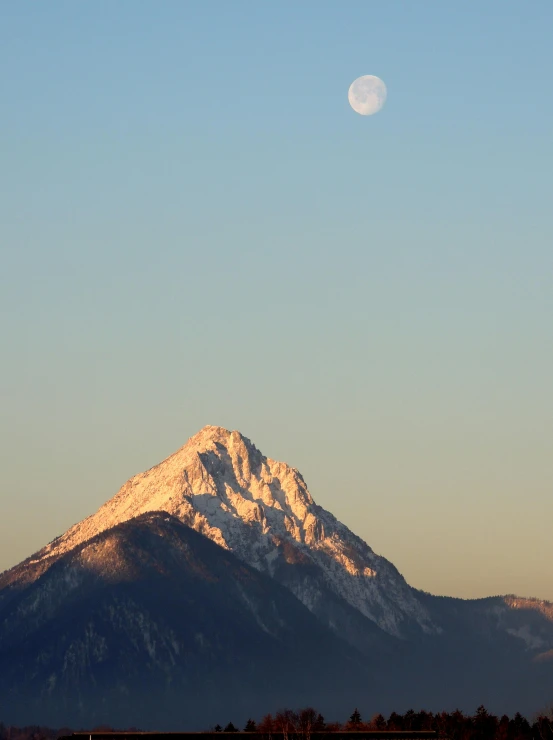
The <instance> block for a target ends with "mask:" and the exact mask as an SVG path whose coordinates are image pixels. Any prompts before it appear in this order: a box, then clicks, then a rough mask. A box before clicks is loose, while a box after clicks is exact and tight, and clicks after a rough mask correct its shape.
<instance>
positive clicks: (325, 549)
mask: <svg viewBox="0 0 553 740" xmlns="http://www.w3.org/2000/svg"><path fill="white" fill-rule="evenodd" d="M148 511H166V512H168V513H169V514H171V515H173V516H175V517H177V518H178V519H180V520H181V521H183V522H185V523H186V524H188V525H189V526H191V527H192V528H193V529H195V530H196V531H198V532H200V533H201V534H203V535H205V536H206V537H209V538H210V539H212V540H213V541H214V542H216V543H217V544H218V545H221V547H224V548H226V549H229V550H231V551H232V552H234V553H235V555H237V556H238V557H239V558H240V559H241V560H243V561H244V562H246V563H249V564H251V565H253V567H255V568H257V569H258V570H260V571H261V572H265V573H268V574H269V575H271V576H272V577H273V578H275V580H278V581H280V582H281V583H283V584H284V585H286V586H287V587H288V588H289V589H290V590H291V591H292V592H293V593H294V594H295V595H296V596H297V597H298V598H299V599H300V600H301V601H302V602H303V603H304V604H305V605H306V606H307V607H308V608H309V609H310V610H311V611H313V612H314V613H315V614H317V615H318V616H319V618H320V619H322V620H323V621H325V622H326V623H327V624H328V625H332V626H334V628H335V629H336V631H338V632H344V631H345V633H346V634H347V635H351V633H352V631H353V633H354V634H355V633H357V632H359V633H363V632H366V633H367V634H368V635H371V634H373V633H374V630H372V629H371V625H368V624H367V620H368V621H370V622H371V623H372V624H374V625H376V626H378V627H380V628H381V629H382V630H384V631H385V632H387V633H389V634H390V635H394V636H397V637H406V636H407V635H409V634H412V633H417V632H421V633H429V634H430V633H434V632H437V631H439V629H438V627H437V626H436V625H435V624H434V623H433V622H432V619H431V617H430V613H429V611H428V609H427V608H426V607H425V606H424V605H423V603H422V602H421V600H420V599H419V598H418V597H417V595H416V593H415V592H414V591H413V590H412V589H411V588H410V587H409V586H408V585H407V583H406V582H405V579H404V578H403V576H401V575H400V573H399V572H398V571H397V569H396V568H395V567H394V566H393V565H392V564H391V563H390V562H388V561H387V560H386V559H385V558H383V557H381V556H379V555H376V554H375V553H374V552H373V551H372V550H371V548H370V547H369V546H368V545H367V544H366V543H365V542H363V540H362V539H360V538H359V537H357V536H356V535H354V534H353V532H351V531H350V530H349V529H348V528H347V527H346V526H344V525H343V524H341V523H340V522H338V521H337V520H336V518H335V517H334V516H333V515H332V514H331V513H330V512H328V511H325V510H324V509H323V508H322V507H320V506H318V505H317V504H315V502H314V501H313V498H312V497H311V494H310V493H309V490H308V489H307V486H306V484H305V481H304V480H303V478H302V476H301V474H300V473H299V471H298V470H296V469H295V468H291V467H289V466H288V465H286V464H285V463H281V462H276V461H275V460H271V459H270V458H267V457H264V456H263V455H262V454H261V453H260V452H259V450H257V448H256V447H255V446H254V445H253V444H252V443H251V442H250V440H248V439H247V438H246V437H243V436H242V435H241V434H240V433H239V432H236V431H234V432H229V431H227V430H226V429H222V428H221V427H213V426H208V427H205V428H204V429H202V430H201V431H200V432H199V433H198V434H196V435H195V436H194V437H192V438H191V439H190V440H189V441H188V442H187V444H186V445H184V447H182V448H181V449H179V450H178V451H177V452H175V453H174V454H173V455H171V456H170V457H168V458H167V459H166V460H164V461H163V462H162V463H160V464H159V465H157V466H156V467H154V468H152V469H151V470H148V471H147V472H145V473H141V474H140V475H136V476H134V477H133V478H131V479H130V480H129V481H128V482H127V483H125V485H124V486H123V487H122V488H121V490H120V491H119V492H118V493H117V494H116V495H115V496H114V497H113V498H112V499H111V500H109V501H108V502H107V503H106V504H104V505H103V506H102V507H101V508H100V509H99V510H98V511H97V512H96V514H93V515H92V516H90V517H88V518H87V519H85V520H84V521H82V522H80V523H79V524H76V525H75V526H73V527H71V529H69V530H68V531H67V532H66V533H65V534H64V535H62V536H61V537H59V538H57V539H56V540H54V541H53V542H52V543H50V544H49V545H47V546H46V547H45V548H44V549H43V550H41V551H40V552H39V553H38V554H36V555H35V556H33V558H32V559H31V560H30V563H31V564H33V565H34V564H35V561H37V562H38V563H39V564H40V567H41V568H42V567H48V566H49V564H50V563H51V562H53V561H54V560H55V559H56V558H57V557H58V556H59V555H60V554H63V553H65V552H68V551H69V550H71V549H72V548H73V547H75V546H76V545H78V544H80V543H81V542H84V541H86V540H87V539H89V538H90V537H93V536H94V535H96V534H98V533H99V532H102V531H104V530H106V529H109V528H110V527H113V526H115V525H116V524H120V523H121V522H124V521H127V520H128V519H131V518H133V517H135V516H137V515H139V514H143V513H145V512H148ZM28 564H29V561H27V562H26V563H24V564H23V567H22V568H21V569H19V570H17V569H16V570H14V571H13V573H12V575H11V576H10V578H20V577H21V578H26V577H28V574H27V575H26V574H25V570H26V568H27V565H28ZM1 583H2V581H0V585H1ZM362 617H364V618H365V619H362ZM356 622H359V623H360V626H358V627H357V629H356V628H355V623H356ZM352 640H353V641H354V642H355V643H356V644H357V643H358V642H363V637H362V634H360V635H359V637H358V638H356V637H355V636H352ZM365 641H367V643H368V645H369V646H370V643H371V641H370V639H367V638H365Z"/></svg>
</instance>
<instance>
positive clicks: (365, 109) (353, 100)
mask: <svg viewBox="0 0 553 740" xmlns="http://www.w3.org/2000/svg"><path fill="white" fill-rule="evenodd" d="M386 95H387V90H386V85H385V84H384V83H383V82H382V80H381V79H380V77H375V76H374V75H363V77H358V78H357V79H356V80H354V81H353V82H352V83H351V85H350V86H349V90H348V100H349V104H350V105H351V107H352V108H353V110H354V111H355V112H356V113H359V115H361V116H372V115H373V113H378V111H379V110H380V109H381V108H382V106H383V105H384V103H385V102H386Z"/></svg>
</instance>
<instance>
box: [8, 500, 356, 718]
mask: <svg viewBox="0 0 553 740" xmlns="http://www.w3.org/2000/svg"><path fill="white" fill-rule="evenodd" d="M7 590H8V591H10V590H11V591H12V594H11V598H10V599H6V600H5V601H4V603H3V605H0V712H2V715H3V718H4V719H6V720H8V721H10V722H25V721H27V720H28V719H29V718H33V720H34V721H37V722H38V721H40V722H50V723H53V724H73V725H74V726H83V725H88V726H92V725H94V724H97V723H99V722H110V723H114V724H119V725H120V726H130V725H136V724H140V725H142V726H144V727H155V728H157V729H161V728H164V727H165V728H173V729H178V728H182V727H187V728H189V729H190V728H193V727H194V726H195V727H198V728H201V727H205V726H208V725H209V724H210V723H211V724H214V723H215V722H217V721H223V720H225V718H227V721H228V718H230V717H231V716H232V717H236V718H241V717H242V716H244V715H247V714H248V713H249V712H252V711H254V710H255V709H256V708H259V707H264V708H265V707H266V708H267V709H269V708H272V709H273V710H274V709H277V708H278V707H279V706H283V705H286V704H288V705H290V704H292V705H295V703H297V702H298V701H302V702H305V703H310V702H311V703H312V702H314V701H316V700H317V699H318V700H319V701H321V700H323V701H326V702H327V704H328V705H330V706H336V701H335V700H334V699H333V694H334V690H335V688H336V684H337V679H336V677H339V681H338V683H339V685H340V687H341V688H342V690H343V689H344V688H347V687H348V686H349V689H350V690H352V691H354V690H355V689H354V686H357V687H358V688H359V687H363V690H365V687H366V688H368V685H369V684H368V682H367V680H366V677H367V670H366V668H364V667H363V666H361V663H360V661H359V660H358V659H357V658H356V657H355V656H354V653H353V650H352V649H351V648H349V647H348V645H347V644H346V643H345V642H342V641H341V640H339V639H338V638H335V637H333V635H332V633H330V632H329V631H328V630H327V629H325V628H324V627H323V626H322V625H321V624H320V623H319V622H318V621H317V619H316V618H315V617H314V616H313V615H311V614H310V612H309V611H308V610H307V609H306V608H305V607H304V606H303V605H302V604H301V603H300V602H299V601H298V600H297V599H296V598H295V597H294V596H293V595H292V594H290V593H289V592H288V591H287V590H286V589H284V588H283V587H281V586H279V585H278V584H277V583H275V582H274V580H272V579H271V578H268V577H267V576H264V575H263V574H261V573H259V572H258V571H256V570H255V569H253V568H251V567H249V566H247V565H245V564H244V563H242V562H241V561H239V560H238V559H237V558H235V557H234V556H233V555H232V554H231V553H230V552H228V551H225V550H224V549H222V548H220V547H218V546H217V545H215V544H214V543H212V542H210V541H209V540H208V539H207V538H205V537H202V536H201V535H199V534H197V533H196V532H194V531H193V530H191V529H190V528H189V527H187V526H186V525H184V524H182V523H181V522H180V521H178V520H177V519H175V518H173V517H170V516H168V515H167V514H165V513H149V514H145V515H142V516H140V517H138V518H136V519H133V520H132V521H128V522H125V523H124V524H121V525H118V526H116V527H115V528H113V529H110V530H108V531H106V532H104V533H102V534H100V535H97V536H96V537H94V538H92V539H90V540H88V541H87V542H85V543H83V544H81V545H79V546H77V547H76V548H74V549H73V550H72V551H71V552H69V553H67V554H65V555H63V556H62V557H61V558H59V559H58V560H57V562H56V563H54V564H53V565H52V567H51V568H49V569H48V570H47V571H46V572H44V573H43V574H42V575H40V576H39V577H38V578H36V579H35V580H33V579H30V580H29V582H28V583H27V584H26V585H25V586H21V584H19V585H18V586H17V587H16V586H15V585H13V586H12V587H11V588H10V587H7ZM323 645H324V650H323V649H321V648H322V646H323ZM338 703H339V702H338ZM2 705H3V706H2Z"/></svg>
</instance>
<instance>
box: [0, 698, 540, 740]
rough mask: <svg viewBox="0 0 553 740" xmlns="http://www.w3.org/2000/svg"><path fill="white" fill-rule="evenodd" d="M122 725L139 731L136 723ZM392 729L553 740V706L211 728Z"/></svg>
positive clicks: (487, 739)
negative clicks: (528, 712)
mask: <svg viewBox="0 0 553 740" xmlns="http://www.w3.org/2000/svg"><path fill="white" fill-rule="evenodd" d="M113 729H114V728H112V727H109V726H107V725H102V726H99V727H94V728H92V732H94V731H103V732H106V731H110V730H113ZM120 729H121V728H120ZM124 729H126V730H127V731H128V732H138V730H137V728H135V727H132V728H124ZM394 730H395V731H405V730H408V731H409V730H411V731H413V730H415V731H429V730H430V731H433V732H436V733H437V734H438V735H439V736H440V737H443V738H448V739H449V740H553V704H552V706H551V707H550V708H549V709H547V710H544V711H542V712H539V713H538V715H537V716H536V717H535V718H534V719H533V720H532V721H531V722H530V721H528V720H527V719H526V718H525V717H523V716H522V715H521V714H520V713H518V712H517V714H515V715H514V716H513V717H508V716H507V715H506V714H504V715H503V716H501V717H498V716H496V715H494V714H492V713H491V712H488V711H487V709H486V708H485V707H484V706H480V707H478V709H477V710H476V712H475V713H474V714H473V715H468V714H464V713H463V712H462V711H460V710H459V709H457V710H455V711H454V712H439V713H436V714H434V713H432V712H426V711H424V710H423V711H420V712H415V711H414V710H412V709H409V710H408V711H407V712H405V713H404V714H399V713H398V712H392V713H391V714H390V715H389V717H387V718H386V717H384V715H382V714H375V715H373V716H372V717H371V718H370V719H369V720H365V719H363V717H362V716H361V713H360V711H359V710H358V709H357V708H356V709H354V711H353V712H352V714H351V716H350V717H349V719H348V720H347V721H346V722H343V723H342V722H327V721H326V720H325V719H324V717H323V716H322V714H321V713H320V712H318V711H317V710H316V709H313V708H312V707H306V708H304V709H298V710H291V709H282V710H280V711H279V712H276V713H274V714H266V715H265V716H263V717H262V718H261V719H259V720H257V721H256V720H255V719H251V718H250V719H248V721H247V722H246V723H245V725H244V727H239V726H236V725H234V724H233V723H232V722H228V723H226V724H225V725H224V726H223V725H219V724H217V725H215V727H212V728H211V731H213V732H245V733H252V732H256V733H260V734H262V735H265V736H266V737H267V740H270V737H271V735H272V734H273V733H274V734H277V733H278V734H279V735H281V736H282V737H283V739H284V740H287V738H290V740H293V738H301V740H309V738H310V736H311V734H313V733H321V732H322V733H327V732H328V733H331V732H364V731H378V732H385V731H394ZM72 732H73V730H72V729H70V728H68V727H63V728H61V729H58V730H54V729H51V728H48V727H41V726H38V725H30V726H27V727H13V726H6V725H4V724H2V723H0V740H57V738H59V737H62V736H64V735H71V734H72Z"/></svg>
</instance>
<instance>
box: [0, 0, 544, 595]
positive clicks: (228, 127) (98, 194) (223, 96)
mask: <svg viewBox="0 0 553 740" xmlns="http://www.w3.org/2000/svg"><path fill="white" fill-rule="evenodd" d="M552 26H553V3H551V1H550V0H543V2H540V1H539V0H534V1H533V2H531V3H523V2H522V0H519V1H518V2H510V1H509V0H497V1H495V2H493V1H488V2H486V1H484V2H483V1H482V0H475V1H474V2H467V1H466V0H463V1H462V2H461V1H459V2H448V3H438V2H431V1H430V0H426V1H425V2H422V1H421V2H416V3H415V2H412V1H411V0H406V1H405V2H396V1H394V0H381V1H380V2H377V1H376V0H374V1H373V2H369V0H359V1H354V0H349V1H348V2H347V3H340V2H336V1H335V0H332V2H324V1H323V0H313V1H312V2H308V1H307V0H305V1H303V2H301V3H298V2H297V0H290V1H289V2H286V1H285V0H278V1H276V0H275V1H274V2H255V1H254V0H249V1H248V2H240V1H239V0H234V1H233V2H225V0H219V1H218V2H210V1H209V0H197V1H192V0H190V1H188V2H181V0H174V1H171V0H164V2H162V3H158V2H154V1H153V0H149V1H147V2H146V1H140V0H118V2H116V3H115V2H112V0H94V1H93V2H92V1H89V2H82V3H74V2H56V1H55V0H51V1H50V2H48V3H23V2H3V3H1V5H0V250H1V263H0V264H1V271H0V310H1V318H2V323H1V326H2V342H1V345H0V346H1V351H2V361H1V385H0V392H1V416H0V465H1V471H2V476H1V488H0V569H3V568H7V567H9V566H11V565H13V564H14V563H16V562H17V561H19V560H21V559H22V558H24V557H25V556H27V555H29V554H30V553H31V552H32V551H34V550H36V549H38V548H39V547H41V546H42V545H44V544H45V543H46V542H48V541H49V540H51V539H52V538H53V537H54V536H56V535H58V534H60V533H61V532H62V531H64V530H65V529H66V528H67V527H68V526H69V525H71V524H72V523H74V522H75V521H77V520H79V519H81V518H83V517H84V516H86V515H87V514H89V513H91V512H93V511H94V510H95V509H96V508H97V507H98V506H99V505H100V504H101V503H103V502H104V501H105V500H107V499H108V498H109V497H111V496H112V495H113V494H114V493H116V491H117V490H118V488H119V487H120V486H121V485H122V484H123V483H124V482H125V480H126V479H127V478H128V477H129V476H131V475H132V474H134V473H137V472H139V471H141V470H144V469H146V468H148V467H150V466H152V465H154V464H155V463H157V462H159V461H160V460H161V459H162V458H164V457H166V456H167V455H168V454H170V453H171V452H173V451H174V450H175V449H176V448H178V447H180V446H181V445H182V444H184V442H185V441H186V440H187V438H188V437H189V436H191V435H192V434H193V433H195V432H196V431H198V429H199V428H201V427H202V426H204V425H205V424H219V425H222V426H225V427H228V428H230V429H239V430H240V431H241V432H243V433H244V434H245V435H246V436H248V437H250V438H251V439H252V440H253V441H254V442H255V444H256V445H257V446H258V447H259V448H260V449H261V450H262V451H263V452H264V453H265V454H267V455H269V456H270V457H273V458H277V459H282V460H286V461H287V462H289V463H290V464H292V465H294V466H296V467H298V468H299V469H300V470H301V471H302V473H303V474H304V476H305V478H306V480H307V483H308V485H309V487H310V490H311V492H312V494H313V496H314V498H315V500H316V501H317V502H318V503H320V504H322V505H323V506H325V507H326V508H328V509H330V510H331V511H332V512H333V513H334V514H336V515H337V516H338V517H339V518H340V519H341V520H343V521H344V522H345V523H346V524H348V525H349V526H350V527H351V528H352V529H354V530H355V531H356V532H357V533H358V534H359V535H361V536H363V537H364V538H365V539H366V540H367V541H368V543H369V544H370V545H371V546H372V547H373V548H374V549H375V550H376V551H377V552H380V553H381V554H383V555H385V556H386V557H388V558H389V559H391V560H392V561H393V562H394V563H395V564H396V565H397V567H398V568H399V569H400V571H401V572H402V573H403V574H404V575H405V576H406V577H407V579H408V580H409V582H410V583H411V584H412V585H414V586H417V587H419V588H424V589H426V590H429V591H433V592H436V593H445V594H451V595H457V596H483V595H489V594H496V593H509V592H515V593H517V594H520V595H527V596H538V597H541V598H549V599H553V579H552V577H551V575H552V573H551V563H552V562H553V538H552V537H551V530H552V522H553V393H552V379H553V330H552V321H553V249H552V248H553V208H552V205H551V203H552V192H553V183H552V179H553V174H552V173H553V96H552V90H553V46H552V44H551V28H552ZM364 74H374V75H378V76H379V77H381V78H382V79H383V80H384V81H385V82H386V84H387V86H388V100H387V103H386V105H385V107H384V108H383V110H382V111H381V112H380V113H378V114H377V115H375V116H372V117H369V118H364V117H361V116H358V115H356V114H355V113H354V112H353V111H352V110H351V108H350V107H349V105H348V101H347V91H348V87H349V85H350V83H351V82H352V80H353V79H355V78H356V77H358V76H360V75H364Z"/></svg>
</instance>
